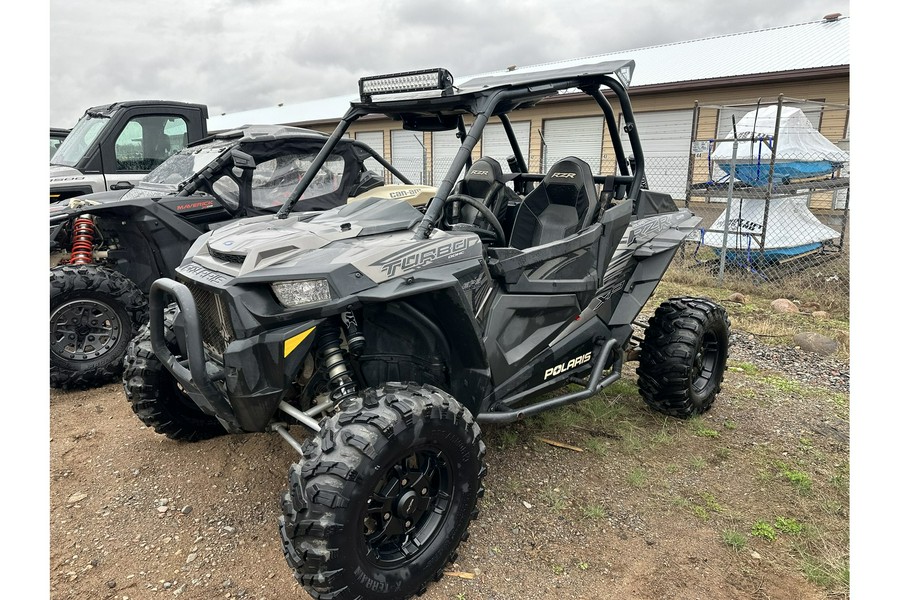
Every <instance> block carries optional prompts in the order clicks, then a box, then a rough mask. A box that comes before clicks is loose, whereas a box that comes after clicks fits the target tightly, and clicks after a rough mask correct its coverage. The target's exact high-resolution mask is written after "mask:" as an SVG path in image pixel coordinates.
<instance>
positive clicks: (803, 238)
mask: <svg viewBox="0 0 900 600" xmlns="http://www.w3.org/2000/svg"><path fill="white" fill-rule="evenodd" d="M765 209H766V201H765V200H764V199H762V198H744V199H740V198H733V199H732V200H731V212H730V215H729V217H730V221H729V224H728V249H729V250H746V249H747V243H748V239H749V243H750V250H759V240H760V238H761V236H762V231H763V217H764V213H765ZM724 227H725V211H724V210H723V211H722V214H721V215H719V218H718V219H716V221H715V222H714V223H713V224H712V226H710V228H709V229H710V230H718V231H719V233H712V232H707V233H706V234H705V235H704V236H703V244H704V245H706V246H711V247H713V248H721V247H722V233H721V231H722V229H724ZM747 234H752V235H750V236H748V235H747ZM838 237H840V234H839V233H838V232H837V231H835V230H834V229H832V228H830V227H826V226H825V225H822V223H820V222H819V220H818V219H816V217H815V215H813V214H812V213H811V212H809V209H808V208H807V207H806V198H805V197H797V198H773V199H771V200H769V220H768V223H767V227H766V250H767V251H768V250H775V249H779V248H795V247H797V246H804V245H806V244H813V243H816V242H824V241H827V240H833V239H836V238H838Z"/></svg>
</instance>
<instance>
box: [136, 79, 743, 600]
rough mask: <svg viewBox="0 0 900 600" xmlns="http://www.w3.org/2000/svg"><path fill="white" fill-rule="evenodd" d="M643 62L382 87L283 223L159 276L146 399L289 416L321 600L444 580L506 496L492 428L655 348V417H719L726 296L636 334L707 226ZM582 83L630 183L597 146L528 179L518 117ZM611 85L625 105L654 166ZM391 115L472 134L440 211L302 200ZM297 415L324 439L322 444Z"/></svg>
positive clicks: (182, 410) (146, 417) (292, 524)
mask: <svg viewBox="0 0 900 600" xmlns="http://www.w3.org/2000/svg"><path fill="white" fill-rule="evenodd" d="M633 69H634V62H633V61H615V62H602V63H594V64H584V65H581V66H578V67H571V68H559V69H555V70H547V71H541V72H527V71H524V70H523V71H514V72H505V73H502V74H498V75H488V76H483V77H477V78H474V79H470V80H468V81H465V82H462V83H460V84H457V85H453V82H452V78H451V76H450V74H449V73H448V72H447V71H446V70H443V69H440V70H435V71H428V72H411V73H400V74H396V75H389V76H381V77H367V78H364V79H362V80H360V96H361V98H360V101H359V102H354V103H351V108H350V109H349V111H348V112H347V113H346V115H345V116H344V117H343V119H342V121H341V122H340V124H339V125H338V126H337V128H336V129H335V131H334V133H332V135H331V137H330V138H329V141H328V143H327V144H326V145H325V147H324V148H323V149H322V152H321V153H320V155H319V156H318V157H317V159H316V160H315V161H314V163H313V165H312V166H311V168H310V171H309V172H308V173H307V174H306V176H305V177H304V178H303V180H302V181H301V182H300V184H299V186H298V187H297V189H296V190H295V191H294V193H293V194H292V196H291V199H290V200H289V201H288V202H286V203H285V206H284V207H283V208H282V210H281V211H280V212H279V214H278V215H277V216H276V217H274V218H273V217H270V216H264V217H258V218H252V219H244V220H241V221H239V222H236V223H232V224H229V225H227V226H224V227H222V228H219V229H217V230H215V231H213V232H211V233H210V234H207V235H205V236H203V237H202V238H200V239H198V240H197V242H196V243H195V244H194V246H193V247H192V248H191V250H190V252H188V254H187V256H186V257H185V259H184V262H183V263H182V264H181V266H180V267H179V268H178V269H176V271H177V278H178V279H179V281H174V280H172V279H160V280H158V281H157V282H155V283H154V284H153V286H152V288H151V292H150V313H151V317H150V326H149V328H148V329H145V330H143V331H142V332H141V333H140V334H139V335H138V336H137V337H136V338H135V339H134V340H133V342H132V344H131V345H130V346H129V351H128V355H127V358H126V365H127V366H126V370H125V375H124V383H125V392H126V395H127V397H128V399H129V400H130V402H131V403H132V407H133V409H134V411H135V412H136V413H137V415H138V417H140V419H141V420H142V421H143V422H144V423H145V424H147V425H150V426H152V427H154V428H155V429H156V431H157V432H159V433H162V434H165V435H167V436H169V437H170V438H174V439H178V440H199V439H203V438H209V437H212V436H216V435H220V434H224V433H242V432H260V431H275V432H277V433H278V434H280V435H281V436H282V437H283V438H284V439H285V440H286V441H287V442H288V443H289V444H290V445H291V446H292V447H293V448H294V449H295V450H296V451H297V452H298V454H299V459H298V461H297V463H296V464H294V465H292V467H291V469H290V473H289V475H288V490H287V492H285V494H284V496H283V499H282V509H283V513H284V514H283V516H282V517H281V519H280V534H281V540H282V544H283V549H284V554H285V557H286V559H287V562H288V564H289V565H290V567H291V568H292V569H293V570H294V573H295V577H296V578H297V580H298V581H299V582H300V583H301V584H302V585H303V586H304V587H305V588H306V590H307V591H308V592H309V593H310V594H311V595H312V596H313V597H315V598H332V599H339V598H354V599H358V598H366V599H373V598H375V599H385V600H386V599H392V600H393V599H398V598H407V597H409V596H411V595H412V594H414V593H419V592H422V591H424V589H425V586H426V585H427V583H428V582H429V581H431V580H436V579H437V578H439V577H440V576H441V574H442V571H443V569H444V567H445V566H446V565H447V564H448V563H449V562H451V561H453V560H454V558H455V557H456V550H457V546H458V545H459V543H460V542H461V541H462V540H465V539H466V536H467V528H468V525H469V522H470V520H471V519H474V518H475V516H476V515H477V509H476V503H477V500H478V498H479V497H480V496H481V495H482V493H483V487H482V478H483V477H484V475H485V464H484V455H485V446H484V443H483V442H482V435H481V430H480V427H479V423H509V422H512V421H515V420H517V419H521V418H523V417H527V416H531V415H535V414H537V413H540V412H541V411H544V410H548V409H551V408H555V407H559V406H563V405H566V404H569V403H572V402H576V401H579V400H583V399H586V398H589V397H590V396H592V395H594V394H596V393H597V392H598V391H599V390H601V389H603V388H604V387H606V386H608V385H609V384H611V383H613V382H614V381H616V380H617V379H618V378H619V377H620V374H621V371H622V364H623V362H624V361H625V360H626V359H637V360H639V361H640V364H639V367H638V370H637V373H638V378H639V388H640V392H641V394H642V396H643V398H644V399H645V400H646V402H647V404H649V406H650V407H651V408H653V409H655V410H658V411H661V412H663V413H665V414H668V415H673V416H676V417H684V418H686V417H690V416H692V415H696V414H698V413H702V412H704V411H706V410H707V409H709V408H710V405H711V404H712V403H713V400H714V399H715V397H716V394H717V393H718V391H719V387H720V383H721V381H722V377H723V372H724V370H725V366H726V365H725V363H726V359H727V355H728V340H729V322H728V319H727V316H726V314H725V312H724V310H723V309H722V308H721V307H719V306H717V305H716V304H714V303H712V302H710V301H707V300H704V299H699V298H679V299H675V300H670V301H667V302H664V303H663V304H662V306H661V307H660V308H659V309H658V310H657V311H656V313H655V315H654V316H653V317H652V318H651V319H650V321H649V325H648V326H647V328H646V331H644V332H643V334H644V335H643V337H641V336H638V335H636V333H635V329H634V327H633V325H632V323H633V321H634V320H635V318H636V317H637V316H638V313H639V311H640V310H641V308H642V307H643V306H644V304H645V303H646V302H647V301H648V299H649V298H650V296H651V294H652V293H653V291H654V289H655V288H656V286H657V284H658V283H659V281H660V278H662V276H663V273H665V271H666V268H667V267H668V265H669V263H670V261H671V260H672V258H673V256H674V255H675V253H676V251H677V250H678V248H679V246H680V244H681V243H682V242H683V240H684V239H685V237H686V236H688V235H689V234H690V233H691V232H692V231H693V230H694V229H695V228H696V227H697V226H698V224H699V218H696V217H694V216H693V215H692V214H691V213H690V212H688V211H687V210H686V209H678V208H676V206H675V204H674V202H673V201H672V199H671V197H669V196H667V195H664V194H660V193H655V192H651V191H649V190H647V189H641V185H640V182H641V181H642V179H643V173H644V158H643V154H642V151H641V144H640V139H639V137H638V132H637V129H636V127H635V124H634V123H635V119H634V114H633V113H632V109H631V104H630V102H629V98H628V95H627V92H626V85H627V83H628V81H629V78H630V75H631V73H632V71H633ZM574 89H578V90H581V91H582V92H584V93H585V94H588V95H589V96H591V97H593V98H594V99H595V100H596V102H597V104H598V106H599V108H600V110H601V111H602V114H603V115H604V117H605V120H606V129H607V131H608V132H609V135H610V137H611V141H612V146H613V148H614V150H615V155H616V167H617V170H618V174H615V173H610V174H602V173H601V174H596V173H592V172H591V169H590V168H589V167H588V165H587V164H586V163H585V162H584V161H583V160H581V159H579V158H577V157H568V158H565V159H563V160H561V161H559V162H557V163H556V164H554V165H553V166H552V167H550V169H549V170H548V171H547V172H546V173H541V174H538V173H529V172H527V165H528V163H527V161H526V160H525V157H524V156H523V155H522V153H521V151H520V149H519V145H518V144H517V143H516V140H515V138H514V135H513V129H512V127H511V126H510V120H509V118H508V113H510V112H512V111H515V110H516V109H519V108H523V107H529V106H532V105H534V104H535V103H537V102H539V101H540V100H542V99H544V98H548V97H552V96H556V95H557V94H559V93H561V92H563V91H566V90H574ZM604 93H607V94H611V95H612V96H613V97H614V98H615V99H616V101H617V103H618V105H619V109H620V110H621V113H622V117H623V119H624V122H625V127H624V130H625V131H626V132H627V134H628V138H629V141H630V144H631V148H632V150H633V153H634V160H633V164H634V169H633V170H632V169H631V167H630V166H629V160H628V159H627V157H626V155H625V152H624V149H623V143H622V140H621V139H620V138H619V136H618V133H617V132H618V131H619V128H618V127H617V123H616V113H615V112H614V110H613V108H612V106H611V104H610V101H609V100H608V99H607V97H606V96H605V95H604ZM382 95H384V96H382ZM369 114H382V115H387V116H388V117H391V118H394V119H397V120H400V121H402V122H403V126H404V128H406V129H413V130H418V131H438V130H456V131H458V133H459V137H460V140H461V145H460V149H459V151H458V153H457V154H456V157H455V158H454V159H453V162H452V164H451V166H450V168H449V170H448V172H447V173H446V175H445V176H444V177H443V179H442V180H441V182H440V185H439V187H438V190H437V193H436V195H435V197H434V199H433V200H432V201H431V203H430V205H429V207H428V209H427V211H426V212H425V214H424V216H423V215H422V214H421V213H419V212H418V211H416V210H415V209H413V208H411V207H410V206H409V205H407V204H405V203H403V202H400V201H391V200H390V199H389V198H384V199H381V200H376V199H375V198H370V199H369V200H366V201H363V202H358V203H354V204H348V205H347V206H343V207H338V208H335V209H332V210H329V211H326V212H323V213H320V214H317V215H300V216H298V215H293V214H291V213H290V208H291V206H292V205H293V202H294V200H295V199H296V198H298V197H299V196H300V195H301V194H303V193H304V191H305V190H306V189H307V186H308V185H309V184H310V183H311V182H312V181H313V177H314V172H315V171H316V170H317V169H318V168H320V167H321V166H323V165H324V163H325V156H326V155H327V154H328V152H329V150H330V148H331V147H332V146H333V145H335V144H337V143H338V141H339V140H340V139H341V136H342V135H343V134H344V133H345V132H346V131H347V129H348V127H349V126H350V124H351V123H353V122H354V121H356V120H357V119H359V118H360V117H364V116H366V115H369ZM493 117H496V118H498V119H499V121H500V122H501V123H502V124H503V126H504V128H505V130H506V132H507V133H508V134H509V137H510V139H509V141H510V144H511V148H512V151H513V157H514V158H513V159H511V160H510V161H509V163H510V164H512V165H514V167H515V168H514V169H513V171H512V172H511V173H504V171H503V170H502V169H501V167H500V164H499V163H498V162H497V161H495V160H492V159H489V158H482V159H480V160H477V161H474V162H473V161H472V158H471V154H472V150H473V148H475V146H476V143H477V142H478V140H479V138H480V137H481V135H482V133H483V132H484V128H485V125H487V124H488V121H489V119H491V118H493ZM467 166H468V170H467V173H466V175H465V176H464V177H463V178H462V180H461V181H460V182H459V184H455V182H456V181H457V178H458V177H459V176H460V175H462V174H463V170H464V169H465V168H466V167H467ZM172 299H174V301H175V305H174V306H170V305H169V303H170V301H171V300H172ZM570 385H573V386H574V387H575V388H577V389H576V391H571V388H570V389H566V390H564V391H562V393H557V395H550V394H549V392H553V391H554V390H560V388H564V387H566V386H570ZM295 425H300V426H301V427H302V428H305V429H306V430H308V431H310V432H311V436H310V437H309V439H307V440H306V442H305V443H304V444H301V443H300V442H299V441H297V440H296V439H295V437H294V436H293V435H292V434H291V433H290V431H289V428H290V427H293V426H295Z"/></svg>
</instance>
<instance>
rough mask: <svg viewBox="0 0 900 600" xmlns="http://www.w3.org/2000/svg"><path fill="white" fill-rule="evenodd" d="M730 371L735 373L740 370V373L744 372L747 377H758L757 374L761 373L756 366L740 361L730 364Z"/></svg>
mask: <svg viewBox="0 0 900 600" xmlns="http://www.w3.org/2000/svg"><path fill="white" fill-rule="evenodd" d="M728 369H729V370H735V371H738V370H740V371H743V372H744V373H746V374H747V375H756V374H757V373H759V369H758V368H757V366H756V365H754V364H753V363H748V362H740V361H735V362H729V364H728Z"/></svg>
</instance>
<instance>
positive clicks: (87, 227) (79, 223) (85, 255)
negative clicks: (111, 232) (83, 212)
mask: <svg viewBox="0 0 900 600" xmlns="http://www.w3.org/2000/svg"><path fill="white" fill-rule="evenodd" d="M92 262H94V220H93V219H91V218H90V217H87V216H83V217H78V218H77V219H75V223H74V225H73V226H72V257H71V258H70V259H69V264H70V265H86V264H90V263H92Z"/></svg>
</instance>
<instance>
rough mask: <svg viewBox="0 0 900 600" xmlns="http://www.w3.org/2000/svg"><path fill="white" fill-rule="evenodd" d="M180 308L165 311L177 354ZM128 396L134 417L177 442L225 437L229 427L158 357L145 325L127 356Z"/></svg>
mask: <svg viewBox="0 0 900 600" xmlns="http://www.w3.org/2000/svg"><path fill="white" fill-rule="evenodd" d="M176 313H177V309H176V308H175V307H174V306H170V307H169V308H167V309H166V311H165V323H166V328H165V332H166V344H167V345H168V346H169V348H170V349H171V350H172V351H173V352H175V353H177V352H178V350H177V342H176V340H175V332H174V331H173V330H172V323H173V322H174V321H175V315H176ZM123 381H124V384H125V396H126V397H127V398H128V401H129V402H130V403H131V409H132V410H133V411H134V414H136V415H137V416H138V418H139V419H140V420H141V421H142V422H143V423H144V425H147V426H148V427H152V428H153V429H154V430H155V431H156V433H161V434H163V435H165V436H166V437H168V438H171V439H173V440H180V441H184V442H198V441H200V440H206V439H209V438H213V437H216V436H220V435H225V433H226V431H225V428H224V427H223V426H222V424H221V423H219V421H218V420H217V419H216V418H215V417H212V416H210V415H207V414H206V413H204V412H203V411H201V410H200V408H199V407H198V406H197V405H196V404H195V403H194V401H193V400H191V398H190V396H188V395H187V394H186V393H185V391H184V390H183V389H181V387H180V386H179V385H178V382H177V381H176V380H175V378H174V377H173V376H172V374H171V373H169V371H168V369H166V367H165V366H163V364H162V363H161V362H160V361H159V359H158V358H156V355H155V354H154V353H153V348H152V347H151V345H150V329H149V327H148V326H147V325H144V326H143V327H142V328H141V330H140V332H139V333H138V334H137V336H136V337H135V338H134V339H133V340H132V341H131V343H130V344H128V351H127V352H126V354H125V373H124V374H123Z"/></svg>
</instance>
